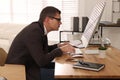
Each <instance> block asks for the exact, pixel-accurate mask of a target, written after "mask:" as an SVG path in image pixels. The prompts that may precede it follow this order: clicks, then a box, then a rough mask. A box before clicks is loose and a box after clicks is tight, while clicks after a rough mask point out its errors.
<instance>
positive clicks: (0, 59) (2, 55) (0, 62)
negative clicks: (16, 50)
mask: <svg viewBox="0 0 120 80" xmlns="http://www.w3.org/2000/svg"><path fill="white" fill-rule="evenodd" d="M6 58H7V53H6V52H5V50H4V49H2V48H0V66H4V64H5V61H6Z"/></svg>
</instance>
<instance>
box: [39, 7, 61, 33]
mask: <svg viewBox="0 0 120 80" xmlns="http://www.w3.org/2000/svg"><path fill="white" fill-rule="evenodd" d="M60 14H61V11H60V10H58V9H57V8H55V7H52V6H48V7H45V8H44V9H43V10H42V11H41V14H40V19H39V21H40V22H42V23H43V24H44V25H45V26H46V28H47V30H48V31H52V30H58V28H59V26H60V24H61V16H60Z"/></svg>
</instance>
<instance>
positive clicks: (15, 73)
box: [0, 64, 26, 80]
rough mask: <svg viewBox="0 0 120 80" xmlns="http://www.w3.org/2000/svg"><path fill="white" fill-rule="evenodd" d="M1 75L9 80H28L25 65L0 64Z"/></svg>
mask: <svg viewBox="0 0 120 80" xmlns="http://www.w3.org/2000/svg"><path fill="white" fill-rule="evenodd" d="M0 76H4V77H6V78H7V80H26V76H25V67H24V66H23V65H13V64H5V66H0Z"/></svg>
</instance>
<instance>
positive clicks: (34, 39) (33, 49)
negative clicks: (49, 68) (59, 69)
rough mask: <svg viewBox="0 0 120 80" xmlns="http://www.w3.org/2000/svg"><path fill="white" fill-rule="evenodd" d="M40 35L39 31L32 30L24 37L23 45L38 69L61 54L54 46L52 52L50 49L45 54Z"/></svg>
mask: <svg viewBox="0 0 120 80" xmlns="http://www.w3.org/2000/svg"><path fill="white" fill-rule="evenodd" d="M41 34H42V33H40V30H39V29H32V30H29V31H28V32H27V34H26V35H24V43H25V45H26V47H27V48H28V51H29V53H30V55H31V56H32V58H33V59H34V61H35V62H36V63H37V64H38V65H39V66H40V67H41V66H44V65H46V64H48V63H50V62H51V61H52V60H53V59H54V58H55V57H58V56H61V55H62V54H63V53H62V51H61V50H60V49H59V48H55V46H53V48H55V49H53V50H52V47H51V48H50V49H51V51H50V52H49V53H45V51H44V49H43V40H42V38H43V35H41Z"/></svg>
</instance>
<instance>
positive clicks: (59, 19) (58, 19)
mask: <svg viewBox="0 0 120 80" xmlns="http://www.w3.org/2000/svg"><path fill="white" fill-rule="evenodd" d="M49 17H50V18H53V19H56V20H57V21H58V22H60V21H61V18H55V17H53V16H49Z"/></svg>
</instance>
